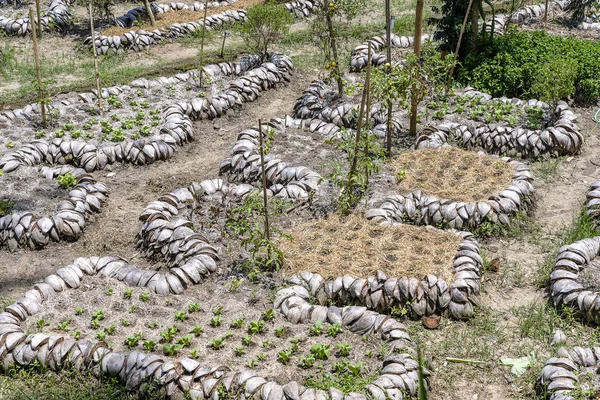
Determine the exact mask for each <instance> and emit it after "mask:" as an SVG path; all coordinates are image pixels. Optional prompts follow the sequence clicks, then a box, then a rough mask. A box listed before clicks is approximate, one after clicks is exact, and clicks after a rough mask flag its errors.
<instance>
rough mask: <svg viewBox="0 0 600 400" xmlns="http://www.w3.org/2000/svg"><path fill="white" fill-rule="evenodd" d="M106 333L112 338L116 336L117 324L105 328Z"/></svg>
mask: <svg viewBox="0 0 600 400" xmlns="http://www.w3.org/2000/svg"><path fill="white" fill-rule="evenodd" d="M104 332H106V333H107V334H109V335H111V336H112V335H114V334H115V324H112V325H111V326H106V327H104Z"/></svg>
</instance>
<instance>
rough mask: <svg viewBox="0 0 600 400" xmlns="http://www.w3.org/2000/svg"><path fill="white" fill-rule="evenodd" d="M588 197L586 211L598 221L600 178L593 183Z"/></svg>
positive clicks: (599, 215)
mask: <svg viewBox="0 0 600 400" xmlns="http://www.w3.org/2000/svg"><path fill="white" fill-rule="evenodd" d="M586 199H587V203H586V204H585V211H586V213H587V214H588V215H589V216H591V217H592V218H593V219H594V221H596V223H598V222H597V221H599V218H600V179H599V180H597V181H595V182H594V183H592V185H591V186H590V190H589V191H588V193H587V195H586Z"/></svg>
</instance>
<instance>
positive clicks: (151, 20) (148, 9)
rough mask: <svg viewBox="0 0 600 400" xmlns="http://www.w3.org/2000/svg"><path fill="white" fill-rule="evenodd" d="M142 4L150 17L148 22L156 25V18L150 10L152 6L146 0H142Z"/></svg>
mask: <svg viewBox="0 0 600 400" xmlns="http://www.w3.org/2000/svg"><path fill="white" fill-rule="evenodd" d="M144 6H146V14H148V17H150V24H151V25H152V26H156V20H155V19H154V13H153V12H152V7H150V2H149V1H148V0H144Z"/></svg>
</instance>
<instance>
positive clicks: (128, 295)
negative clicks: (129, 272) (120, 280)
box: [123, 288, 133, 299]
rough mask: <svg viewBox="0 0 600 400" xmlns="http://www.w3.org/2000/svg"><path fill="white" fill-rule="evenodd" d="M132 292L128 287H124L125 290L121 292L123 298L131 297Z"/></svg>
mask: <svg viewBox="0 0 600 400" xmlns="http://www.w3.org/2000/svg"><path fill="white" fill-rule="evenodd" d="M132 294H133V289H131V288H129V289H125V292H123V298H124V299H131V295H132Z"/></svg>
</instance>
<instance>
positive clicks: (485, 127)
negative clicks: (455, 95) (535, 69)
mask: <svg viewBox="0 0 600 400" xmlns="http://www.w3.org/2000/svg"><path fill="white" fill-rule="evenodd" d="M461 94H462V96H464V97H463V99H465V100H467V99H466V98H467V97H471V98H472V99H473V105H472V106H471V102H470V100H469V101H468V107H471V111H470V112H469V113H468V114H467V115H468V117H467V119H470V120H472V121H469V122H466V123H465V122H463V121H464V117H463V116H460V115H459V116H458V117H455V118H454V120H449V121H448V122H444V123H442V124H440V125H438V126H436V127H434V128H428V129H426V130H425V132H424V133H423V134H422V135H421V136H420V137H419V138H417V143H416V147H417V148H427V147H441V146H443V145H445V144H446V143H447V142H449V141H451V142H454V143H457V144H458V145H459V146H461V147H466V148H470V149H472V148H482V149H484V150H485V151H486V152H488V153H491V154H506V155H509V156H511V157H515V156H518V157H539V156H540V155H542V154H550V155H553V156H561V155H569V154H578V153H579V152H580V150H581V146H582V145H583V135H582V134H581V133H580V132H579V127H578V126H577V125H576V121H577V117H576V116H575V114H574V113H573V112H572V111H571V110H570V109H569V106H568V105H567V104H566V103H564V102H559V104H558V106H557V107H556V109H555V110H554V111H553V112H552V113H550V115H549V116H547V117H545V116H544V113H542V114H541V115H540V112H539V111H537V110H544V109H547V108H548V106H547V105H545V104H544V103H542V102H540V101H537V100H535V99H532V100H529V101H523V100H519V99H508V98H500V99H494V98H492V96H490V95H488V94H485V93H481V92H478V91H476V90H474V89H472V88H466V89H465V90H464V91H462V93H461ZM465 100H463V101H465ZM489 102H492V103H494V104H499V103H505V104H506V103H512V104H513V105H515V106H517V107H518V108H521V109H523V110H522V111H519V112H516V113H515V112H511V113H506V112H504V111H503V110H502V107H496V106H492V108H491V109H490V108H489V104H487V105H486V103H489ZM459 105H460V104H459ZM460 106H461V110H462V111H459V112H462V113H464V112H465V111H466V110H468V108H467V103H466V102H465V103H463V104H462V105H460ZM457 107H458V106H457ZM532 107H537V110H536V109H535V108H532ZM478 108H479V109H478ZM512 108H515V107H514V106H513V107H512ZM444 115H445V114H444ZM481 117H483V121H481V119H480V118H481ZM497 117H501V119H498V118H497ZM473 119H474V120H473ZM503 121H505V122H503ZM496 122H497V123H496ZM513 122H514V124H513ZM534 123H535V124H536V125H537V124H540V125H537V126H536V127H535V129H531V128H530V126H532V125H533V124H534Z"/></svg>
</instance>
